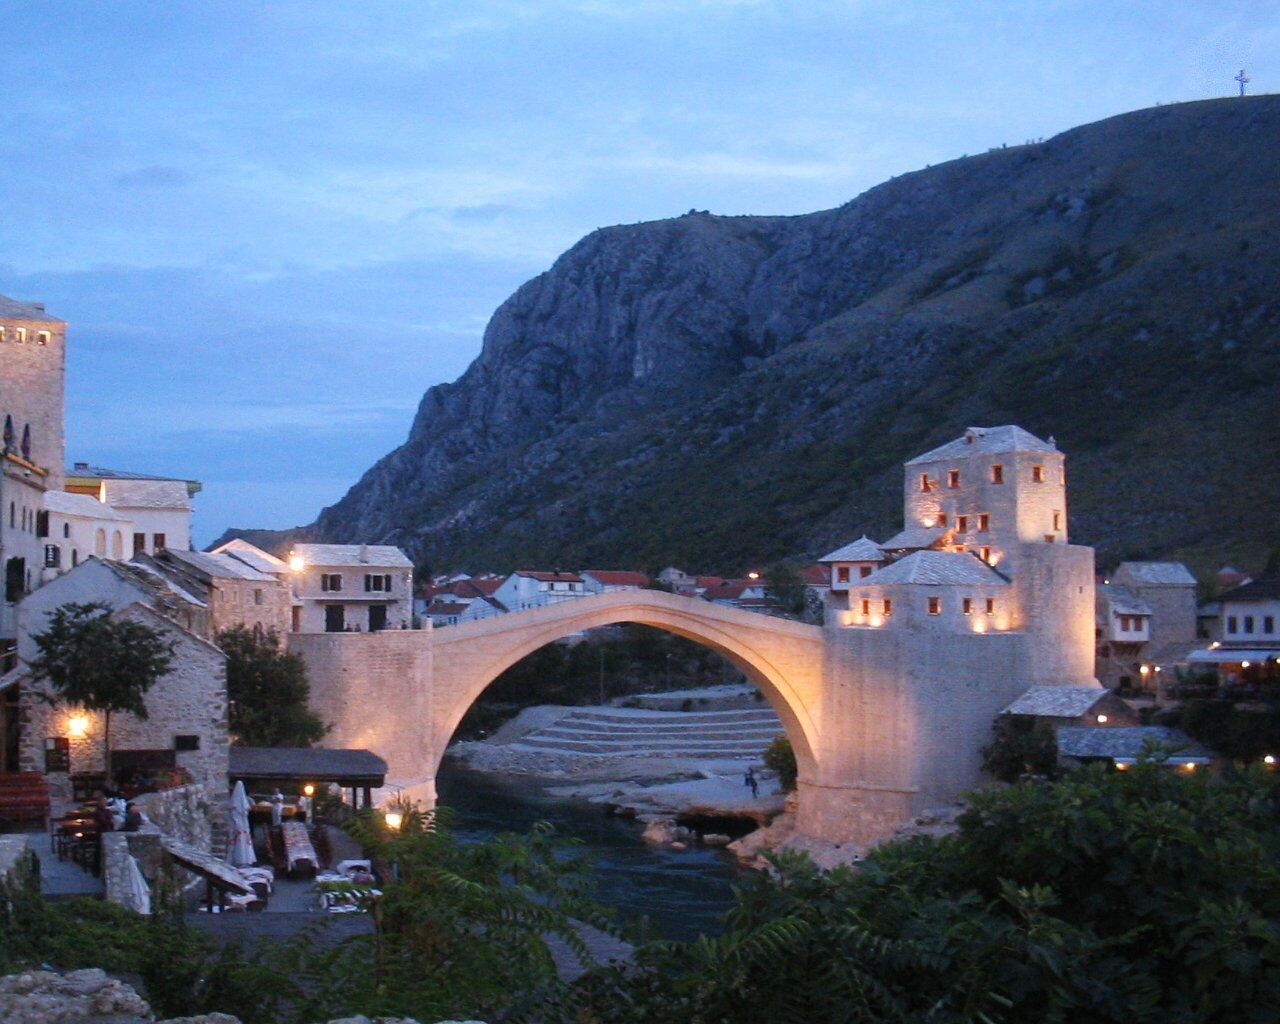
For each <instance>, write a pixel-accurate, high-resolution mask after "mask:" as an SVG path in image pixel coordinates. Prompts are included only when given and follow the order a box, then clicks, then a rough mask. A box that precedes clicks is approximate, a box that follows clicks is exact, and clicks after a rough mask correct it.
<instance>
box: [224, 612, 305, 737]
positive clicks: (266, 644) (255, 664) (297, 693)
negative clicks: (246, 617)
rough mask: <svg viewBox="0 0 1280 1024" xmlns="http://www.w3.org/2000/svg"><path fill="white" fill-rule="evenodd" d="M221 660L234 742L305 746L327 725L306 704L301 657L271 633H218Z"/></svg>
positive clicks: (236, 629)
mask: <svg viewBox="0 0 1280 1024" xmlns="http://www.w3.org/2000/svg"><path fill="white" fill-rule="evenodd" d="M218 646H219V647H221V648H222V653H223V654H225V655H226V656H227V699H228V701H229V702H230V705H231V712H230V727H231V734H232V736H233V737H234V738H235V739H234V742H236V743H238V744H241V745H243V746H246V747H309V746H311V744H312V743H315V742H317V741H318V740H321V739H323V738H324V735H325V733H327V732H328V731H329V727H328V726H327V725H326V724H325V723H324V722H323V721H322V720H321V719H320V717H319V716H318V715H316V714H315V712H313V711H312V710H311V709H310V707H309V706H308V704H307V700H308V698H309V697H310V695H311V684H310V683H309V682H308V681H307V666H306V664H305V662H303V660H302V658H301V657H299V656H298V655H297V654H294V653H292V652H290V651H287V650H282V649H281V647H280V638H279V636H278V635H277V634H276V632H275V630H271V631H270V632H268V633H266V634H260V633H255V632H253V631H252V630H249V629H246V628H245V627H244V626H234V627H232V628H231V629H227V630H223V631H222V632H221V633H219V634H218Z"/></svg>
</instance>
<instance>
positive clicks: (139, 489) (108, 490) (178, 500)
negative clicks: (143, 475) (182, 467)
mask: <svg viewBox="0 0 1280 1024" xmlns="http://www.w3.org/2000/svg"><path fill="white" fill-rule="evenodd" d="M102 496H103V497H104V498H105V499H106V502H107V504H108V505H114V506H115V507H116V508H154V509H176V510H181V511H187V510H189V509H190V508H191V500H190V495H189V494H188V492H187V484H186V481H185V480H113V479H107V480H103V481H102Z"/></svg>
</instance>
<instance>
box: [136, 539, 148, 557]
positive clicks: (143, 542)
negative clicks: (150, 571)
mask: <svg viewBox="0 0 1280 1024" xmlns="http://www.w3.org/2000/svg"><path fill="white" fill-rule="evenodd" d="M146 550H147V535H146V534H145V533H135V534H134V535H133V557H134V558H137V557H138V556H139V555H140V554H142V553H143V552H144V551H146Z"/></svg>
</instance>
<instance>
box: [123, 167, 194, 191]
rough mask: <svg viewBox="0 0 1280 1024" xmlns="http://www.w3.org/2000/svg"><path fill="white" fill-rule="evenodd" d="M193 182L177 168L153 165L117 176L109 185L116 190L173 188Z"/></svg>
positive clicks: (189, 176)
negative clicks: (113, 186)
mask: <svg viewBox="0 0 1280 1024" xmlns="http://www.w3.org/2000/svg"><path fill="white" fill-rule="evenodd" d="M194 180H195V179H194V178H193V177H192V175H190V174H188V173H187V172H186V171H184V170H182V169H181V168H179V167H165V166H163V165H161V164H155V165H153V166H151V167H139V168H138V169H137V170H136V171H129V172H127V173H125V174H121V175H118V176H117V177H116V178H115V179H113V181H112V182H111V183H112V184H113V185H115V186H116V187H117V188H174V187H176V186H178V185H187V184H189V183H190V182H192V181H194Z"/></svg>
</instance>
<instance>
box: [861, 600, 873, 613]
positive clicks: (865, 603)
mask: <svg viewBox="0 0 1280 1024" xmlns="http://www.w3.org/2000/svg"><path fill="white" fill-rule="evenodd" d="M862 614H863V616H867V615H870V614H871V599H870V598H866V597H864V598H863V599H862Z"/></svg>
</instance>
